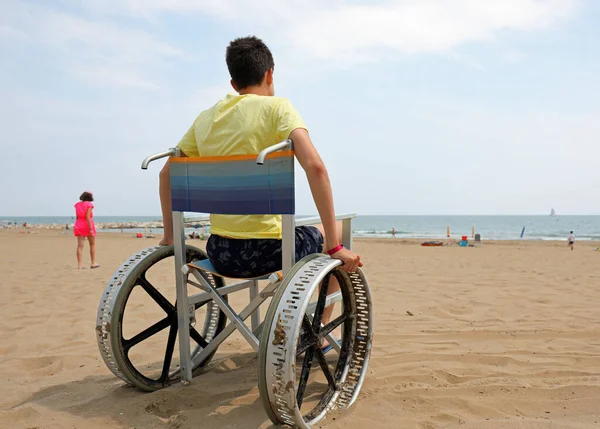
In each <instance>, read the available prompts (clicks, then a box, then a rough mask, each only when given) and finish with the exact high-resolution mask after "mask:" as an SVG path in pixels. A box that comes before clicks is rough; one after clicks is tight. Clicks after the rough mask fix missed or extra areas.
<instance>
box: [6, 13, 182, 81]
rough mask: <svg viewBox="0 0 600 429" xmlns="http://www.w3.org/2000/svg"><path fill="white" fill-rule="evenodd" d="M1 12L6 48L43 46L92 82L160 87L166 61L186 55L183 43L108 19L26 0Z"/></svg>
mask: <svg viewBox="0 0 600 429" xmlns="http://www.w3.org/2000/svg"><path fill="white" fill-rule="evenodd" d="M0 16H1V18H0V34H2V33H4V34H6V35H8V37H5V38H4V43H5V48H4V49H11V48H12V47H11V46H8V45H9V44H10V43H12V44H14V43H18V44H20V45H22V46H24V47H30V48H31V47H41V48H42V50H43V52H46V53H49V54H50V55H49V58H50V59H49V62H52V63H53V64H52V65H54V66H57V67H58V68H60V69H62V70H64V71H65V72H67V73H69V74H71V75H73V76H76V77H78V78H80V79H83V80H85V81H87V82H90V83H93V84H99V85H102V86H112V87H117V88H124V87H126V88H138V89H140V88H141V89H157V88H159V87H160V85H159V84H158V83H157V82H156V81H155V78H156V76H157V75H158V74H159V72H160V71H161V70H162V68H163V66H164V64H165V63H168V62H169V61H170V60H174V59H176V60H184V59H185V55H184V53H183V52H182V51H181V50H180V49H178V48H176V47H173V46H171V45H169V44H167V43H164V42H161V41H160V40H157V39H156V38H155V37H153V36H152V35H150V34H149V33H148V32H145V31H143V30H141V29H139V28H129V27H127V26H124V25H119V24H118V23H116V22H113V21H111V20H109V19H98V18H97V17H92V18H88V17H85V16H80V15H77V16H76V15H74V14H70V13H67V12H60V11H58V10H55V9H51V8H50V7H49V6H41V5H38V4H31V3H25V2H19V3H16V2H14V3H8V4H6V5H3V6H2V13H1V14H0ZM149 71H150V72H149Z"/></svg>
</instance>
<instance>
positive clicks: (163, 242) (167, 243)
mask: <svg viewBox="0 0 600 429" xmlns="http://www.w3.org/2000/svg"><path fill="white" fill-rule="evenodd" d="M158 245H159V246H172V245H173V240H167V239H166V238H163V239H162V240H160V241H159V243H158Z"/></svg>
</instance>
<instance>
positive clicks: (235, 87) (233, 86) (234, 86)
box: [229, 79, 240, 92]
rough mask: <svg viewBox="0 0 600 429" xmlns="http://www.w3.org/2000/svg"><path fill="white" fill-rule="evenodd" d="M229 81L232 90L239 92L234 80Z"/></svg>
mask: <svg viewBox="0 0 600 429" xmlns="http://www.w3.org/2000/svg"><path fill="white" fill-rule="evenodd" d="M229 83H230V84H231V87H232V88H233V90H234V91H235V92H240V90H239V89H238V87H237V85H236V84H235V82H234V81H233V79H231V80H230V81H229Z"/></svg>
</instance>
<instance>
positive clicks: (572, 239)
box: [569, 231, 575, 250]
mask: <svg viewBox="0 0 600 429" xmlns="http://www.w3.org/2000/svg"><path fill="white" fill-rule="evenodd" d="M574 246H575V235H574V234H573V231H571V233H570V234H569V247H570V248H571V250H573V247H574Z"/></svg>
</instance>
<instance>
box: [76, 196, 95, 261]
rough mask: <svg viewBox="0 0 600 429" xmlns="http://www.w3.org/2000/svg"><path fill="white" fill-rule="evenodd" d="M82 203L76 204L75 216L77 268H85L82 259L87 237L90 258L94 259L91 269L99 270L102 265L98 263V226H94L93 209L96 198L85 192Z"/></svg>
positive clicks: (81, 197)
mask: <svg viewBox="0 0 600 429" xmlns="http://www.w3.org/2000/svg"><path fill="white" fill-rule="evenodd" d="M79 199H80V200H81V201H79V202H78V203H77V204H75V214H76V216H77V220H76V221H75V227H74V228H73V232H74V233H75V237H77V267H78V268H79V269H82V268H83V265H82V263H81V257H82V254H83V245H84V243H85V239H86V237H87V239H88V241H89V243H90V258H91V259H92V265H91V267H90V268H98V267H99V266H100V265H98V264H97V263H96V226H95V225H94V220H93V214H92V209H93V208H94V205H93V204H92V201H94V197H93V195H92V193H91V192H84V193H83V194H81V196H80V197H79Z"/></svg>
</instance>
